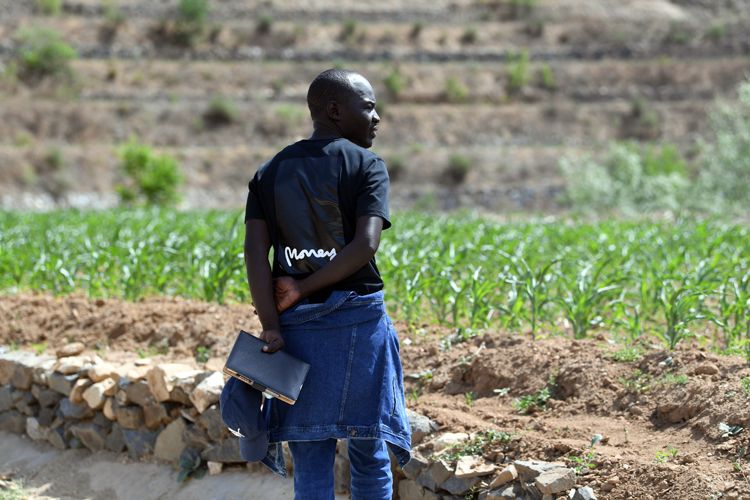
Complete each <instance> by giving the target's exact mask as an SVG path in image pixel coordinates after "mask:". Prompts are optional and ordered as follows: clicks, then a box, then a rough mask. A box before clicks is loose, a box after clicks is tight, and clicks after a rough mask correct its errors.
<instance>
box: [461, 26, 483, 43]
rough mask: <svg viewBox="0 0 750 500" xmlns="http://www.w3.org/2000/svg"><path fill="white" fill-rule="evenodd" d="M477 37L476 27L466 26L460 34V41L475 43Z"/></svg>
mask: <svg viewBox="0 0 750 500" xmlns="http://www.w3.org/2000/svg"><path fill="white" fill-rule="evenodd" d="M478 39H479V34H478V32H477V29H476V28H467V29H466V31H464V32H463V34H462V35H461V38H460V41H461V43H463V44H464V45H471V44H474V43H477V40H478Z"/></svg>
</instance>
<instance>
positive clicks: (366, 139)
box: [307, 69, 380, 148]
mask: <svg viewBox="0 0 750 500" xmlns="http://www.w3.org/2000/svg"><path fill="white" fill-rule="evenodd" d="M307 106H308V107H309V108H310V115H311V116H312V119H313V123H314V124H315V127H316V129H317V128H319V127H325V128H327V129H331V131H334V132H337V133H338V134H339V135H340V136H341V137H344V138H346V139H349V140H350V141H352V142H353V143H354V144H357V145H358V146H362V147H363V148H369V147H370V146H372V141H373V139H374V138H375V135H376V134H375V131H376V130H377V125H378V123H379V122H380V116H378V113H377V111H375V92H374V91H373V90H372V85H370V82H368V81H367V79H366V78H365V77H364V76H362V75H360V74H359V73H355V72H353V71H347V70H342V69H329V70H326V71H324V72H322V73H321V74H319V75H318V76H317V77H315V79H314V80H313V82H312V83H311V84H310V88H309V90H308V91H307Z"/></svg>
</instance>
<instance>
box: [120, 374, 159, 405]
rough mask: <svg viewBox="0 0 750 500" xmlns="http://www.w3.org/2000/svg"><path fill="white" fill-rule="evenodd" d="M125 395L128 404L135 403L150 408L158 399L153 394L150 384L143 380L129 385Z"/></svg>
mask: <svg viewBox="0 0 750 500" xmlns="http://www.w3.org/2000/svg"><path fill="white" fill-rule="evenodd" d="M125 395H126V396H127V401H128V402H131V403H135V404H137V405H138V406H148V405H151V404H154V403H156V399H155V398H154V395H153V394H151V389H149V387H148V384H147V383H146V382H144V381H142V380H141V381H137V382H132V383H130V384H128V385H127V386H126V388H125ZM124 404H127V403H124Z"/></svg>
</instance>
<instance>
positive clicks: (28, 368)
mask: <svg viewBox="0 0 750 500" xmlns="http://www.w3.org/2000/svg"><path fill="white" fill-rule="evenodd" d="M48 359H50V358H48V357H40V356H36V355H34V354H32V353H30V352H26V351H9V352H3V353H0V385H5V384H10V385H12V386H13V387H16V388H18V389H23V390H29V389H30V388H31V384H32V382H33V381H34V369H35V368H37V367H38V366H40V365H41V364H43V363H44V362H45V361H46V360H48Z"/></svg>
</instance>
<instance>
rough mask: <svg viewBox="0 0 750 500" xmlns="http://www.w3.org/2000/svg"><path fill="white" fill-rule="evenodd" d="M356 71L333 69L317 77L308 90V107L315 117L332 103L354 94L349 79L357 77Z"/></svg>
mask: <svg viewBox="0 0 750 500" xmlns="http://www.w3.org/2000/svg"><path fill="white" fill-rule="evenodd" d="M356 74H357V73H355V72H354V71H349V70H346V69H337V68H331V69H327V70H325V71H323V72H322V73H321V74H319V75H318V76H316V77H315V79H314V80H313V81H312V83H311V84H310V88H309V89H308V90H307V107H308V108H310V114H311V115H312V116H313V117H315V116H318V115H320V113H322V112H323V111H325V109H326V106H327V105H328V103H329V102H330V101H334V100H337V99H339V98H341V97H342V96H343V95H345V94H347V93H351V92H352V84H351V82H350V81H349V77H350V76H352V75H356Z"/></svg>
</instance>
